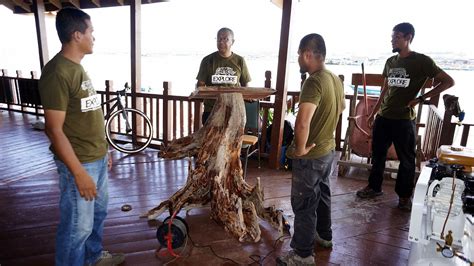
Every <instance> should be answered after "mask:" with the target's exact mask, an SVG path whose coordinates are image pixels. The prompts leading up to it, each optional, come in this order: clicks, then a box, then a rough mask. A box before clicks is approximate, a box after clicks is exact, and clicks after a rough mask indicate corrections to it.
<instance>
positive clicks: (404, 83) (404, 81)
mask: <svg viewBox="0 0 474 266" xmlns="http://www.w3.org/2000/svg"><path fill="white" fill-rule="evenodd" d="M408 85H410V79H409V78H388V86H391V87H401V88H407V87H408Z"/></svg>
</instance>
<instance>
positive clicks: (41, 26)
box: [33, 0, 49, 69]
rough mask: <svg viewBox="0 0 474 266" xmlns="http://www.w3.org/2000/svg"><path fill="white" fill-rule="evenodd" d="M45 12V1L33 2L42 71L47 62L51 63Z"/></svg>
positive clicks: (37, 0) (36, 0)
mask: <svg viewBox="0 0 474 266" xmlns="http://www.w3.org/2000/svg"><path fill="white" fill-rule="evenodd" d="M44 12H45V8H44V1H43V0H33V13H34V14H35V24H36V38H37V40H38V54H39V60H40V69H43V67H44V65H45V64H46V62H48V61H49V51H48V38H47V36H46V23H45V18H44Z"/></svg>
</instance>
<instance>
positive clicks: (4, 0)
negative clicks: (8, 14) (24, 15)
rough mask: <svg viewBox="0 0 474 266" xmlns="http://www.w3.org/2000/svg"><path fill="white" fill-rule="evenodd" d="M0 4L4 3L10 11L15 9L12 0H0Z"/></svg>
mask: <svg viewBox="0 0 474 266" xmlns="http://www.w3.org/2000/svg"><path fill="white" fill-rule="evenodd" d="M0 5H4V6H5V7H6V8H8V9H10V10H11V11H12V12H14V11H15V5H14V4H13V2H12V1H8V0H0Z"/></svg>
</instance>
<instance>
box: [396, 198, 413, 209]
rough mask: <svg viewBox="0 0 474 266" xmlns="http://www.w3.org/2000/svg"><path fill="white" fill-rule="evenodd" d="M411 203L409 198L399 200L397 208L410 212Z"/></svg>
mask: <svg viewBox="0 0 474 266" xmlns="http://www.w3.org/2000/svg"><path fill="white" fill-rule="evenodd" d="M411 205H412V201H411V198H410V197H408V198H399V199H398V208H399V209H401V210H404V211H411Z"/></svg>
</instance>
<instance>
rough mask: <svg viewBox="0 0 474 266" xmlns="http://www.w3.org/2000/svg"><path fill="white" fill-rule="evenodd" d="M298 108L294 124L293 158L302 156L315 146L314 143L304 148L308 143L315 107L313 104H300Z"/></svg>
mask: <svg viewBox="0 0 474 266" xmlns="http://www.w3.org/2000/svg"><path fill="white" fill-rule="evenodd" d="M298 108H299V110H298V115H297V116H296V122H295V156H303V155H306V154H307V153H308V152H309V151H310V150H311V149H312V148H313V147H314V146H316V144H315V143H311V144H310V145H309V146H306V142H307V141H308V136H309V126H310V124H311V119H312V118H313V114H314V111H315V110H316V108H317V105H315V104H313V103H300V105H299V107H298Z"/></svg>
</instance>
